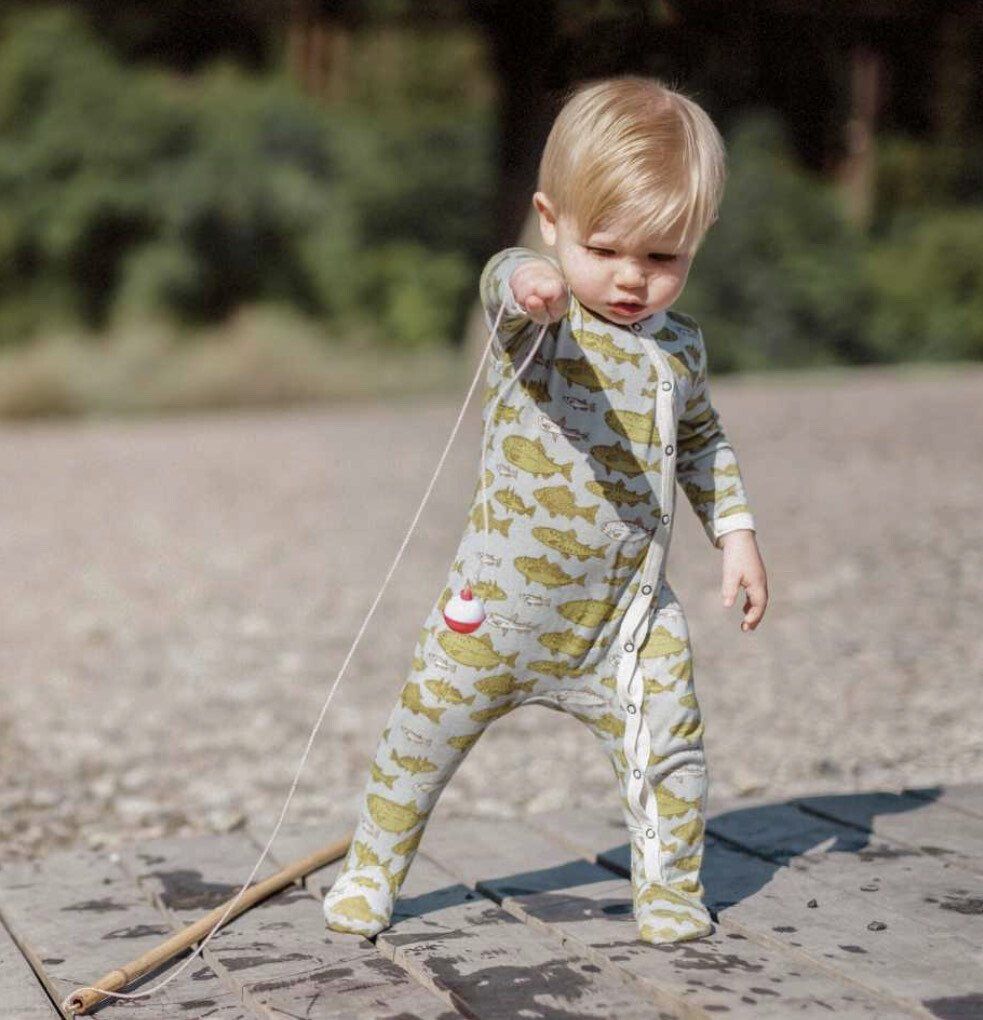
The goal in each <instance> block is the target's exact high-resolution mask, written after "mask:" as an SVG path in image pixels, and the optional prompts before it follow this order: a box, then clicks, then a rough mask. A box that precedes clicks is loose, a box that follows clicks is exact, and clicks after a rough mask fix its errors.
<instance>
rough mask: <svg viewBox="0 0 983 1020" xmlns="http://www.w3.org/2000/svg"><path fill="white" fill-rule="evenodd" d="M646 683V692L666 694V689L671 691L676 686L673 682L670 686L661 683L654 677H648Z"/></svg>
mask: <svg viewBox="0 0 983 1020" xmlns="http://www.w3.org/2000/svg"><path fill="white" fill-rule="evenodd" d="M644 684H645V688H644V689H645V693H646V694H664V693H665V692H666V691H671V690H672V688H673V686H674V685H673V684H669V685H668V686H666V685H665V684H660V683H659V681H658V680H654V679H653V678H652V677H647V678H646V679H645V681H644Z"/></svg>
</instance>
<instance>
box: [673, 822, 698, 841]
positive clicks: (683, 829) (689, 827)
mask: <svg viewBox="0 0 983 1020" xmlns="http://www.w3.org/2000/svg"><path fill="white" fill-rule="evenodd" d="M703 829H704V823H703V819H702V818H701V817H696V818H694V819H693V820H692V821H691V822H683V824H682V825H677V826H676V828H675V829H670V832H672V834H673V835H674V836H678V837H679V838H680V839H681V840H682V841H683V842H684V843H686V844H690V843H695V842H696V841H697V840H698V839H699V838H700V837H701V836H702V835H703Z"/></svg>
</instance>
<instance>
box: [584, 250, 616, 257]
mask: <svg viewBox="0 0 983 1020" xmlns="http://www.w3.org/2000/svg"><path fill="white" fill-rule="evenodd" d="M587 250H588V251H589V252H590V253H591V254H592V255H602V256H603V255H613V254H614V252H613V251H611V249H610V248H588V249H587Z"/></svg>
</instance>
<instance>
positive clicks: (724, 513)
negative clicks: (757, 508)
mask: <svg viewBox="0 0 983 1020" xmlns="http://www.w3.org/2000/svg"><path fill="white" fill-rule="evenodd" d="M750 512H751V508H750V507H749V506H748V505H747V503H738V504H736V505H735V506H729V507H727V509H726V510H721V511H720V513H719V514H717V516H718V517H730V516H731V514H746V513H750Z"/></svg>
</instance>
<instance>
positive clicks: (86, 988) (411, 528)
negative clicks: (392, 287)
mask: <svg viewBox="0 0 983 1020" xmlns="http://www.w3.org/2000/svg"><path fill="white" fill-rule="evenodd" d="M506 286H508V284H506ZM504 311H505V301H503V302H502V304H501V307H500V308H499V310H498V315H497V316H496V318H495V323H494V325H493V326H492V327H491V332H490V333H489V336H488V340H487V342H486V343H485V346H484V349H483V350H482V353H481V358H480V360H479V361H478V367H477V369H476V370H475V374H474V378H473V379H472V380H471V385H470V387H469V388H468V392H467V395H466V396H465V398H464V403H463V404H462V405H461V410H460V411H459V412H458V415H457V421H456V422H455V423H454V427H453V428H452V429H451V433H450V436H449V438H448V440H447V443H446V444H445V446H444V451H443V453H441V455H440V459H439V460H438V461H437V466H436V467H435V468H434V471H433V474H432V476H431V478H430V483H429V484H428V485H427V489H426V492H424V494H423V498H422V499H421V500H420V505H419V507H418V508H417V511H416V513H415V515H414V516H413V520H412V521H411V522H410V526H409V527H408V528H407V530H406V534H405V536H404V537H403V541H402V543H401V544H400V546H399V549H398V550H397V552H396V555H395V557H394V559H393V562H392V565H391V566H390V567H389V570H388V572H387V573H386V576H385V578H384V579H383V581H382V585H381V586H380V588H379V592H378V594H377V595H376V597H375V600H374V601H373V603H372V606H371V608H370V609H369V611H368V613H366V615H365V617H364V618H363V620H362V625H361V627H359V630H358V633H357V634H356V635H355V640H354V641H353V642H352V644H351V647H350V648H349V649H348V654H347V655H346V656H345V659H344V661H343V662H342V664H341V668H340V669H339V670H338V675H337V676H336V677H335V680H334V683H333V684H332V685H331V689H330V690H329V691H328V695H327V697H326V698H325V699H324V704H323V705H322V706H321V711H320V713H319V715H318V717H317V721H316V722H315V723H314V728H313V729H312V730H311V734H310V736H309V737H308V739H307V746H306V747H305V748H304V753H303V755H302V756H301V760H300V765H299V766H298V768H297V771H296V774H295V775H294V778H293V782H292V784H291V786H290V792H289V793H288V794H287V799H286V801H284V804H283V808H282V809H281V811H280V817H279V819H278V820H277V823H276V826H275V827H274V829H273V834H272V835H271V836H270V838H269V841H268V842H267V844H266V848H265V849H264V850H263V852H262V854H260V857H259V860H258V861H257V862H256V865H255V867H254V868H253V870H252V872H251V873H250V875H249V877H248V878H247V879H246V881H245V884H244V885H243V886H242V888H241V889H240V890H239V892H238V893H237V894H236V897H235V899H234V900H232V902H231V903H229V905H228V906H227V907H226V910H225V913H224V914H223V915H222V916H221V917H220V918H219V920H218V921H217V922H216V923H215V926H214V927H213V928H212V930H211V931H210V932H209V933H208V935H207V936H206V938H205V939H203V940H202V942H201V943H200V944H199V945H198V948H197V949H195V950H194V952H193V953H192V954H191V955H190V956H189V957H188V958H187V959H186V960H185V961H184V963H182V964H181V966H180V967H178V969H177V970H175V971H174V972H173V973H172V974H170V975H168V977H166V978H165V979H164V980H163V981H160V982H159V983H158V984H156V985H152V986H151V987H150V988H148V989H147V990H146V991H143V992H136V993H125V992H114V991H109V990H108V989H105V988H99V987H98V986H96V985H83V986H82V987H81V988H78V989H76V992H79V991H95V992H99V993H100V994H101V995H111V996H113V998H116V999H145V998H148V997H149V996H151V995H153V994H154V993H156V992H158V991H160V990H161V989H162V988H165V987H166V986H167V985H169V984H170V983H171V982H172V981H173V980H174V979H175V978H176V977H177V976H178V975H179V974H181V973H182V972H183V971H184V970H185V968H186V967H188V965H189V964H190V963H191V962H192V961H193V960H194V959H195V958H196V957H198V956H200V955H201V953H202V952H203V951H204V949H205V946H207V945H208V943H209V942H210V941H211V938H212V936H213V935H214V934H215V933H216V932H217V931H218V930H219V929H220V928H221V927H222V925H223V924H224V923H225V920H226V918H227V917H228V916H229V914H230V913H231V912H232V910H233V909H234V908H235V905H236V904H237V903H238V902H239V900H241V899H242V896H243V893H245V892H246V890H247V889H248V888H249V887H250V885H251V884H252V881H253V879H254V878H255V877H256V873H257V872H258V871H259V868H260V865H261V864H262V863H263V861H265V860H266V857H267V855H268V854H269V852H270V848H271V847H272V846H273V843H274V841H275V840H276V837H277V835H278V833H279V832H280V827H281V826H282V825H283V820H284V818H285V817H286V814H287V808H288V807H289V806H290V802H291V801H292V800H293V796H294V793H295V792H296V790H297V784H298V782H299V780H300V776H301V773H302V772H303V771H304V767H305V766H306V764H307V760H308V758H309V757H310V752H311V747H312V746H313V744H314V738H315V737H316V736H317V734H318V731H319V730H320V728H321V723H322V722H323V721H324V717H325V715H326V714H327V710H328V705H330V703H331V698H332V697H333V696H334V692H335V691H336V690H337V688H338V684H339V682H340V681H341V678H342V676H344V673H345V670H346V669H347V668H348V664H349V662H350V661H351V658H352V655H353V654H354V652H355V649H356V648H357V647H358V644H359V642H360V641H361V640H362V635H363V634H364V633H365V630H366V628H367V627H368V623H369V620H371V619H372V615H373V614H374V613H375V610H376V607H377V606H378V605H379V602H380V601H381V600H382V596H383V594H384V593H385V591H386V588H387V587H388V585H389V582H390V580H391V578H392V576H393V574H394V573H395V572H396V567H397V566H398V565H399V561H400V560H401V559H402V556H403V552H404V551H405V550H406V547H407V545H408V544H409V541H410V538H411V536H412V535H413V532H414V531H415V530H416V526H417V524H418V523H419V520H420V517H421V515H422V514H423V508H424V507H425V506H426V504H427V501H428V500H429V499H430V494H431V492H433V488H434V485H435V484H436V482H437V478H438V476H439V475H440V472H441V470H442V468H443V466H444V461H445V460H446V459H447V455H448V453H449V452H450V449H451V446H452V445H453V443H454V440H455V438H456V437H457V433H458V431H459V429H460V427H461V423H462V421H463V420H464V414H465V411H466V410H467V407H468V404H469V403H470V402H471V397H472V396H473V394H474V391H475V387H476V386H477V385H478V380H479V379H480V378H481V371H482V368H483V366H484V363H485V359H486V358H487V356H488V351H489V349H490V348H491V345H492V342H493V341H494V340H495V339H496V337H497V335H498V327H499V323H500V322H501V320H502V314H503V312H504ZM487 321H488V320H487V316H486V318H485V322H486V324H487ZM547 325H548V323H546V324H544V325H543V328H542V329H541V330H540V331H539V335H538V336H537V337H536V340H535V342H534V343H533V346H532V349H531V351H530V352H529V355H528V356H527V357H526V359H525V361H524V362H523V363H522V365H521V366H520V367H519V368H518V369H517V370H515V371H514V372H513V375H512V378H511V379H510V380H509V382H508V384H507V385H506V386H505V388H504V389H503V390H502V391H501V392H500V393H499V395H498V398H497V399H496V400H495V402H494V405H493V407H491V408H489V411H488V415H487V418H486V421H485V428H484V432H483V435H482V445H481V471H482V477H481V486H482V500H483V508H484V522H485V534H484V539H485V542H487V538H488V497H487V494H486V492H485V484H484V471H485V443H486V441H487V437H488V425H489V422H491V421H492V420H493V417H494V412H495V411H496V410H497V408H498V405H499V404H500V403H501V399H502V397H503V396H504V395H505V393H506V392H507V391H508V389H509V388H510V387H511V386H512V385H513V384H514V383H515V381H516V380H517V379H518V378H519V376H520V375H521V374H522V371H523V369H525V367H526V365H528V364H529V362H530V361H531V360H532V358H533V357H534V355H535V353H536V350H537V349H538V347H539V344H540V341H541V340H542V338H543V335H544V334H545V332H546V328H547ZM482 548H483V554H484V553H485V552H487V545H483V547H482ZM479 569H480V565H479ZM472 629H473V628H472ZM112 859H114V860H118V859H119V858H118V856H117V855H115V854H113V855H112ZM66 1008H67V1006H66Z"/></svg>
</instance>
